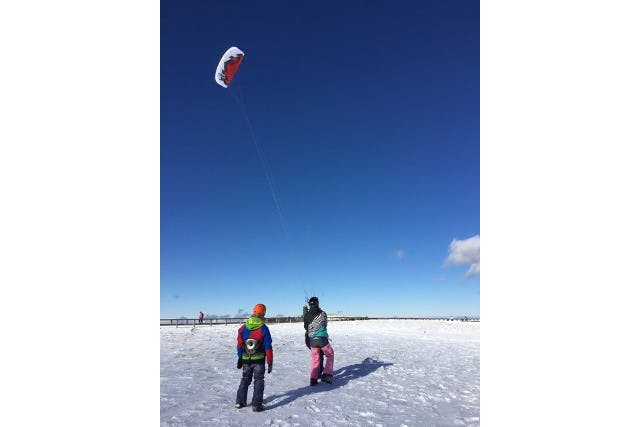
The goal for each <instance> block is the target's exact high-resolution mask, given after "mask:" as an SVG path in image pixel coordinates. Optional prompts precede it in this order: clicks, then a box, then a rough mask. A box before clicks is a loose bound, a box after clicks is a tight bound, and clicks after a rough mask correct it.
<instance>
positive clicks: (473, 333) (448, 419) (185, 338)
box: [160, 320, 480, 427]
mask: <svg viewBox="0 0 640 427" xmlns="http://www.w3.org/2000/svg"><path fill="white" fill-rule="evenodd" d="M239 326H240V325H216V326H207V325H204V326H198V327H197V328H196V329H195V330H192V326H180V327H169V326H165V327H161V328H160V338H161V340H160V420H161V426H185V427H191V426H213V425H215V426H218V425H220V426H264V425H273V426H477V425H480V323H479V322H447V321H437V320H363V321H350V322H329V327H328V329H329V335H330V338H331V340H332V342H331V344H332V346H333V349H334V351H335V365H334V380H333V384H325V383H320V384H319V385H318V386H315V387H310V386H309V362H310V352H309V350H308V349H307V347H306V346H305V344H304V329H303V326H302V323H283V324H270V325H268V326H269V329H270V330H271V335H272V337H273V354H274V362H273V372H272V373H271V374H265V393H264V403H265V405H266V406H267V410H266V411H264V412H252V411H251V407H245V408H242V409H236V408H234V403H235V395H236V390H237V388H238V384H239V383H240V377H241V370H238V369H236V360H237V357H236V349H235V345H236V335H237V330H238V327H239ZM252 392H253V384H252V385H251V386H250V387H249V394H248V396H249V400H250V399H251V394H252Z"/></svg>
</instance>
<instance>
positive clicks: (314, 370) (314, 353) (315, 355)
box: [311, 344, 333, 379]
mask: <svg viewBox="0 0 640 427" xmlns="http://www.w3.org/2000/svg"><path fill="white" fill-rule="evenodd" d="M320 350H322V352H323V353H324V357H325V358H326V360H325V361H324V371H323V372H320V370H321V366H320ZM323 373H324V374H329V375H333V348H332V347H331V344H327V345H325V346H324V347H322V348H316V347H311V378H315V379H318V378H320V374H323Z"/></svg>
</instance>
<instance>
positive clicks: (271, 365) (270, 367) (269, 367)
mask: <svg viewBox="0 0 640 427" xmlns="http://www.w3.org/2000/svg"><path fill="white" fill-rule="evenodd" d="M272 368H273V364H272V363H269V366H268V367H267V374H270V373H271V369H272Z"/></svg>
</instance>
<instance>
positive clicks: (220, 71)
mask: <svg viewBox="0 0 640 427" xmlns="http://www.w3.org/2000/svg"><path fill="white" fill-rule="evenodd" d="M243 58H244V52H242V51H241V50H240V49H238V48H237V47H235V46H233V47H230V48H229V50H227V51H226V52H225V53H224V55H222V58H221V59H220V63H219V64H218V68H217V69H216V76H215V78H216V82H217V83H218V84H219V85H220V86H222V87H225V88H226V87H229V85H230V84H231V80H232V79H233V76H235V75H236V73H237V72H238V69H239V68H240V63H241V62H242V59H243Z"/></svg>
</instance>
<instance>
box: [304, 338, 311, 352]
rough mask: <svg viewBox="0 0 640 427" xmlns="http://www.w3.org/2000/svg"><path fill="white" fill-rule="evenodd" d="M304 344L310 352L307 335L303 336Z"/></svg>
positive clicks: (309, 342)
mask: <svg viewBox="0 0 640 427" xmlns="http://www.w3.org/2000/svg"><path fill="white" fill-rule="evenodd" d="M304 344H305V345H306V346H307V348H308V349H309V350H311V341H310V340H309V336H308V335H305V336H304Z"/></svg>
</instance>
